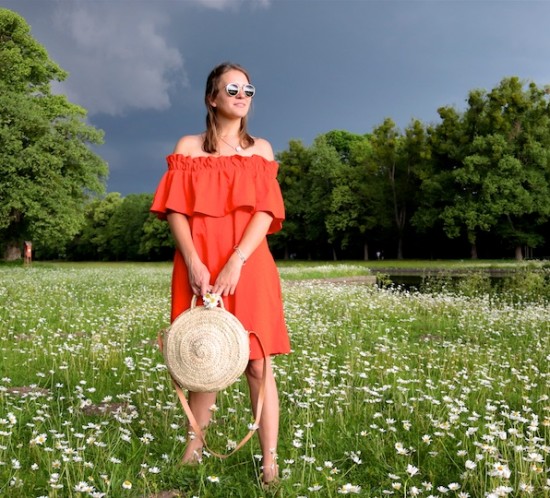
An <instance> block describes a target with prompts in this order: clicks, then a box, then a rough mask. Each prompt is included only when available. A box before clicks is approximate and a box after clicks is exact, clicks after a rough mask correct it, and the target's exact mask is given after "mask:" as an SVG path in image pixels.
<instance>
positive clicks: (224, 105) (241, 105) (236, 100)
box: [210, 69, 252, 118]
mask: <svg viewBox="0 0 550 498" xmlns="http://www.w3.org/2000/svg"><path fill="white" fill-rule="evenodd" d="M229 83H235V84H237V85H238V87H239V92H238V93H237V95H235V96H234V97H231V96H230V95H228V94H227V92H226V90H225V87H226V86H227V85H228V84H229ZM247 83H250V82H249V81H248V78H247V77H246V75H245V74H244V73H242V72H241V71H238V70H236V69H230V70H229V71H227V72H225V73H224V74H222V76H221V78H220V82H219V85H218V94H217V95H216V97H215V98H214V99H211V100H210V105H211V106H212V107H214V108H215V109H216V113H217V114H218V115H223V116H225V117H228V118H242V117H244V116H246V115H247V114H248V111H249V109H250V104H251V103H252V98H251V97H247V96H246V95H245V92H244V90H243V86H244V85H246V84H247Z"/></svg>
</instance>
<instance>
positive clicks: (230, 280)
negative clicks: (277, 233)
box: [212, 138, 275, 296]
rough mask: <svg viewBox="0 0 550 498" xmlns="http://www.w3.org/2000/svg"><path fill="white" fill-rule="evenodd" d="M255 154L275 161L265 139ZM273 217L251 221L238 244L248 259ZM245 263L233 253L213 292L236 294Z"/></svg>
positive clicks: (255, 217) (259, 214)
mask: <svg viewBox="0 0 550 498" xmlns="http://www.w3.org/2000/svg"><path fill="white" fill-rule="evenodd" d="M253 147H254V153H255V154H258V155H260V156H263V157H264V158H265V159H267V160H268V161H273V160H274V159H275V157H274V154H273V148H272V147H271V144H270V143H269V142H268V141H267V140H264V139H263V138H257V139H256V140H255V143H254V146H253ZM272 220H273V216H271V215H270V214H269V213H267V212H265V211H257V212H256V213H254V215H253V216H252V218H251V219H250V221H249V223H248V225H247V227H246V229H245V231H244V233H243V236H242V238H241V240H240V241H239V243H238V246H239V249H240V252H241V253H242V255H243V256H244V257H245V259H248V258H249V257H250V256H251V255H252V253H253V252H254V251H255V250H256V248H257V247H258V246H259V245H260V243H261V242H262V241H263V240H264V239H265V236H266V235H267V232H268V230H269V227H270V226H271V222H272ZM243 265H244V263H243V261H242V260H241V257H240V256H239V254H237V252H236V251H233V254H232V255H231V256H230V257H229V259H228V260H227V263H225V266H224V267H223V268H222V270H221V271H220V273H219V275H218V278H216V282H214V285H213V287H212V292H213V293H215V294H222V295H224V296H227V295H229V294H235V289H236V288H237V284H238V283H239V278H240V277H241V270H242V267H243Z"/></svg>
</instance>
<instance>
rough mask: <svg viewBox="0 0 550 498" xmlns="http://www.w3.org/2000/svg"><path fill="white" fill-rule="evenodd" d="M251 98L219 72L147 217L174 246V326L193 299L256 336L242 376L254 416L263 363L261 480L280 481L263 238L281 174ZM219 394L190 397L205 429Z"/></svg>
mask: <svg viewBox="0 0 550 498" xmlns="http://www.w3.org/2000/svg"><path fill="white" fill-rule="evenodd" d="M255 92H256V89H255V88H254V86H253V85H252V84H251V83H250V78H249V75H248V72H247V71H246V70H245V69H244V68H243V67H241V66H239V65H237V64H231V63H224V64H221V65H219V66H217V67H215V68H214V69H213V70H212V72H211V73H210V75H209V76H208V79H207V81H206V91H205V96H204V101H205V104H206V109H207V116H206V131H205V132H203V133H201V134H199V135H187V136H184V137H182V138H181V139H180V140H179V141H178V142H177V144H176V147H175V149H174V152H173V154H171V155H169V156H168V157H167V162H168V171H167V172H166V173H165V174H164V176H163V177H162V180H161V181H160V184H159V186H158V188H157V191H156V194H155V197H154V200H153V205H152V207H151V211H153V212H154V213H157V214H158V216H159V217H160V218H166V219H167V220H168V223H169V225H170V229H171V231H172V235H173V237H174V239H175V242H176V247H177V249H176V253H175V257H174V268H173V276H172V313H171V319H172V321H173V320H174V319H175V318H176V317H177V316H178V315H179V314H180V313H182V312H183V311H185V310H186V309H188V308H189V306H190V303H191V298H192V296H193V294H195V295H199V296H200V295H205V294H206V293H207V292H211V293H216V294H220V295H222V296H223V300H224V304H225V308H226V309H227V310H229V311H231V312H232V313H233V314H234V315H236V316H237V318H238V319H239V320H240V321H241V322H242V323H243V325H244V327H245V328H246V329H247V330H251V331H254V332H256V333H257V334H258V335H259V336H260V337H261V340H262V343H263V346H264V348H265V351H266V354H267V355H268V356H267V357H266V358H264V357H263V355H262V352H261V349H260V347H259V344H258V342H257V340H256V339H255V338H254V337H251V343H250V362H249V364H248V367H247V369H246V377H247V380H248V383H249V386H250V393H251V402H252V407H253V409H254V410H255V408H256V401H257V398H258V391H259V389H260V384H261V379H262V373H263V364H264V362H267V367H268V383H267V386H266V398H265V404H264V410H263V413H262V418H261V421H260V424H259V425H260V427H259V429H258V435H259V439H260V445H261V449H262V457H263V462H262V468H263V470H262V480H263V482H264V484H269V483H274V482H276V480H277V477H278V466H277V460H276V459H277V441H278V431H279V398H278V394H277V386H276V383H275V378H274V376H273V371H272V367H271V359H270V355H275V354H284V353H289V352H290V341H289V338H288V333H287V329H286V326H285V321H284V315H283V303H282V294H281V285H280V280H279V274H278V271H277V268H276V266H275V262H274V260H273V257H272V255H271V253H270V251H269V247H268V245H267V240H266V235H267V234H270V233H274V232H276V231H278V230H280V229H281V226H282V222H283V219H284V205H283V200H282V196H281V190H280V187H279V184H278V182H277V169H278V165H277V163H276V162H275V161H274V156H273V150H272V148H271V145H270V144H269V142H267V141H266V140H264V139H262V138H257V137H252V136H251V135H250V134H249V133H248V130H247V116H248V112H249V110H250V106H251V104H252V98H253V97H254V94H255ZM215 400H216V394H215V393H196V392H190V393H189V405H190V406H191V410H192V411H193V414H194V415H195V418H196V419H197V422H198V423H199V424H200V425H201V427H206V426H207V425H208V424H209V422H210V407H211V406H212V405H213V404H214V402H215ZM201 456H202V442H201V441H200V439H199V438H195V439H190V441H189V442H188V444H187V447H186V449H185V453H184V456H183V460H184V462H187V463H193V462H195V461H197V460H200V459H201Z"/></svg>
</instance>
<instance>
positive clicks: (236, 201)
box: [151, 154, 290, 360]
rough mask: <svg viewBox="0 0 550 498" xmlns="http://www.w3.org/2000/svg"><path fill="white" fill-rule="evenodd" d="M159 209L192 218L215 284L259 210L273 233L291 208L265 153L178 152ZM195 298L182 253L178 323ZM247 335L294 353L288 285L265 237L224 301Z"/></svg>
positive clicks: (254, 344) (176, 275)
mask: <svg viewBox="0 0 550 498" xmlns="http://www.w3.org/2000/svg"><path fill="white" fill-rule="evenodd" d="M166 160H167V163H168V171H167V172H166V173H165V174H164V176H163V177H162V179H161V181H160V183H159V185H158V187H157V190H156V193H155V196H154V199H153V204H152V206H151V211H152V212H153V213H155V214H156V215H157V216H158V217H159V218H160V219H166V214H167V213H168V212H170V211H173V212H177V213H181V214H184V215H186V216H187V217H188V220H189V225H190V228H191V235H192V237H193V243H194V245H195V248H196V250H197V253H198V255H199V257H200V259H201V260H202V262H203V263H204V264H205V265H206V267H207V268H208V270H209V271H210V275H211V282H210V283H212V284H213V283H214V281H215V280H216V278H217V276H218V273H219V272H220V271H221V269H222V268H223V266H224V265H225V263H226V262H227V260H228V259H229V257H230V256H231V255H232V254H233V251H234V250H233V248H234V247H235V245H237V244H238V243H239V242H240V240H241V237H242V235H243V233H244V231H245V229H246V227H247V225H248V223H249V221H250V219H251V218H252V216H253V215H254V213H256V212H258V211H265V212H267V213H269V214H270V215H271V216H273V220H272V222H271V226H270V227H269V230H268V234H270V233H274V232H277V231H278V230H280V229H281V227H282V222H283V220H284V217H285V214H284V204H283V198H282V195H281V189H280V187H279V183H278V182H277V170H278V164H277V163H276V162H275V161H268V160H267V159H265V158H263V157H262V156H257V155H254V156H241V155H233V156H204V157H194V158H192V157H189V156H184V155H181V154H171V155H169V156H168V157H167V158H166ZM192 297H193V293H192V291H191V286H190V285H189V279H188V274H187V267H186V265H185V262H184V260H183V256H182V254H181V253H180V251H178V250H176V253H175V256H174V267H173V272H172V312H171V320H172V321H173V320H175V318H176V317H177V316H178V315H179V314H180V313H182V312H183V311H185V310H186V309H188V308H189V307H190V305H191V299H192ZM223 300H224V305H225V308H226V309H227V310H228V311H230V312H231V313H233V314H234V315H235V316H236V317H237V318H238V319H239V320H240V321H241V323H242V324H243V326H244V327H245V329H246V330H248V331H254V332H256V334H258V336H260V338H261V340H262V344H263V347H264V350H265V353H266V355H268V356H269V355H274V354H285V353H289V352H290V341H289V337H288V332H287V329H286V325H285V321H284V314H283V300H282V293H281V283H280V279H279V272H278V270H277V267H276V266H275V261H274V260H273V256H272V255H271V252H270V250H269V246H268V244H267V239H266V238H264V239H263V241H262V242H261V243H260V245H259V246H258V247H257V249H256V250H255V251H254V252H253V253H252V254H251V255H250V256H249V258H248V260H247V262H246V264H245V265H244V266H243V267H242V271H241V276H240V279H239V282H238V284H237V288H236V291H235V294H234V295H232V296H227V297H224V298H223ZM262 357H263V354H262V350H261V348H260V346H259V344H258V341H257V339H256V338H255V337H254V336H253V335H251V336H250V359H251V360H255V359H259V358H262Z"/></svg>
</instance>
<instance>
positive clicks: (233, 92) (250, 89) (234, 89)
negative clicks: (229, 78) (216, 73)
mask: <svg viewBox="0 0 550 498" xmlns="http://www.w3.org/2000/svg"><path fill="white" fill-rule="evenodd" d="M241 89H242V91H243V93H244V96H245V97H254V94H255V93H256V87H255V86H254V85H251V84H250V83H243V84H242V85H239V84H238V83H229V84H227V85H226V86H225V91H226V93H227V95H229V96H230V97H236V96H237V95H238V94H239V92H240V91H241Z"/></svg>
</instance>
